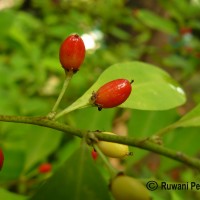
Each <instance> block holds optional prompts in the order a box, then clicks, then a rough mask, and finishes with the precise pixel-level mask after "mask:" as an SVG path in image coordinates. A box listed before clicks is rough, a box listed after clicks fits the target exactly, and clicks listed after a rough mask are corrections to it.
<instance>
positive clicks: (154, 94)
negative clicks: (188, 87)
mask: <svg viewBox="0 0 200 200" xmlns="http://www.w3.org/2000/svg"><path fill="white" fill-rule="evenodd" d="M118 78H125V79H128V80H134V83H133V85H132V93H131V95H130V96H129V98H128V99H127V101H126V102H124V103H123V104H121V105H120V106H119V107H123V108H132V109H140V110H167V109H170V108H174V107H177V106H180V105H181V104H183V103H184V102H185V100H186V98H185V93H184V91H183V90H182V89H181V87H180V86H179V85H178V84H177V83H176V81H175V80H173V79H172V78H171V77H170V76H169V74H167V73H166V72H165V71H163V70H162V69H160V68H158V67H155V66H153V65H150V64H146V63H142V62H125V63H119V64H115V65H112V66H110V67H109V68H107V69H106V70H105V71H104V72H103V73H102V74H101V76H100V77H99V79H98V80H97V81H96V82H95V83H94V84H93V85H92V87H91V88H90V89H89V90H87V91H86V93H85V94H84V95H83V96H81V97H80V98H79V99H78V100H77V101H75V102H74V103H73V104H72V105H71V106H70V107H68V108H67V109H66V110H65V111H66V112H70V111H72V110H75V109H78V108H81V107H86V106H89V101H90V98H91V96H92V92H93V91H97V90H98V89H99V87H101V86H102V85H103V84H105V83H107V82H109V81H111V80H114V79H118Z"/></svg>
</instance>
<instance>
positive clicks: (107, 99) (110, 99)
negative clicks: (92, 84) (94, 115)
mask: <svg viewBox="0 0 200 200" xmlns="http://www.w3.org/2000/svg"><path fill="white" fill-rule="evenodd" d="M131 83H132V81H131V82H129V81H128V80H126V79H116V80H113V81H110V82H108V83H106V84H105V85H103V86H102V87H100V88H99V89H98V91H97V92H96V93H93V95H92V97H91V100H92V101H93V102H94V104H95V105H96V106H97V107H98V109H99V110H101V109H102V108H113V107H116V106H118V105H120V104H122V103H123V102H125V101H126V99H127V98H128V97H129V95H130V93H131V90H132V87H131Z"/></svg>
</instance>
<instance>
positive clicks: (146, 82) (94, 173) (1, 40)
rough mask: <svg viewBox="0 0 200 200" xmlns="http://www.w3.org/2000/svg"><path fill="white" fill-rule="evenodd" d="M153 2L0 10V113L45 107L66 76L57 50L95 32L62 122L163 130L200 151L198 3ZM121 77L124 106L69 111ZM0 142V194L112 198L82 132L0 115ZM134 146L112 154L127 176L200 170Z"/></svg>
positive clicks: (136, 132)
mask: <svg viewBox="0 0 200 200" xmlns="http://www.w3.org/2000/svg"><path fill="white" fill-rule="evenodd" d="M2 2H6V1H2ZM141 2H143V1H141ZM195 2H196V3H195ZM155 7H156V8H158V9H156V8H155V9H153V8H149V7H148V5H147V4H145V3H144V2H143V3H136V2H135V1H123V0H117V1H116V0H110V1H101V0H97V1H89V0H86V1H83V0H75V1H65V0H43V1H40V0H32V1H25V0H24V1H23V0H22V1H16V4H15V5H12V7H11V8H6V9H2V10H0V27H2V28H1V31H0V44H1V45H0V51H1V54H0V76H1V79H0V95H1V97H2V98H1V99H0V114H6V115H16V116H17V115H26V116H45V115H47V114H48V113H49V111H50V110H51V108H52V105H53V103H54V102H55V100H56V98H57V96H58V94H59V91H60V89H61V85H62V82H63V80H64V72H63V69H62V68H61V67H60V64H59V58H58V50H59V47H60V44H61V42H62V41H63V40H64V39H65V38H66V37H67V36H68V35H69V34H71V33H74V32H76V33H78V34H79V35H81V36H84V34H85V35H87V36H92V37H93V39H95V40H94V41H95V47H94V48H90V49H88V50H87V54H86V59H85V61H84V63H83V66H82V67H81V70H80V71H79V72H78V73H77V74H76V75H74V77H73V79H72V80H71V82H70V85H69V87H68V90H67V93H66V95H65V96H64V98H63V100H62V102H61V105H60V109H61V110H62V109H67V111H72V110H74V112H71V113H68V114H67V115H65V117H63V118H62V120H61V121H62V122H63V123H66V124H68V125H70V126H72V127H74V128H78V129H82V130H90V131H92V130H97V129H98V130H103V131H111V132H120V131H122V130H124V129H125V130H128V131H127V132H128V136H130V137H133V138H146V137H152V136H155V135H157V136H161V137H163V145H164V146H166V147H169V148H171V149H173V150H176V151H178V152H183V153H186V154H188V155H189V156H191V158H192V157H196V156H198V154H199V125H200V123H199V118H200V109H199V102H200V90H199V84H200V82H199V80H200V79H199V76H200V73H199V64H200V61H199V55H200V49H199V46H200V45H199V44H200V38H199V31H200V20H199V19H200V12H199V11H200V2H199V1H188V0H182V1H178V0H172V1H164V0H159V1H157V5H156V6H155ZM159 9H161V10H162V12H160V13H158V12H157V11H156V10H159ZM83 38H84V37H83ZM147 63H151V64H147ZM109 66H110V67H109ZM122 76H123V78H127V79H128V80H131V79H134V81H135V82H134V84H133V92H132V94H131V96H130V98H129V99H128V100H127V101H126V102H125V103H124V104H122V105H121V106H120V108H115V109H105V110H102V111H101V112H98V111H97V108H93V107H88V108H84V109H79V110H75V109H77V108H80V107H82V106H84V105H86V104H87V103H88V99H89V98H90V96H91V93H92V92H93V91H96V90H97V89H98V88H99V86H101V85H102V84H104V83H105V82H107V81H109V80H112V79H116V78H121V77H122ZM184 92H185V93H186V96H185V93H184ZM186 97H187V101H186ZM185 101H186V102H185ZM184 103H185V104H184ZM183 104H184V105H183ZM181 105H183V106H181ZM125 132H126V131H125ZM191 144H192V145H191ZM80 146H81V147H80ZM0 147H1V148H2V149H3V150H4V154H5V164H4V167H3V169H2V171H1V172H0V186H1V188H0V199H6V200H7V199H10V200H15V199H16V200H23V199H32V200H37V199H56V198H58V199H59V197H60V198H62V197H63V196H68V197H69V199H82V198H83V197H85V198H87V199H98V198H99V199H113V197H112V196H111V194H110V193H109V190H108V189H107V186H108V184H109V178H110V175H109V174H108V172H107V170H106V169H105V168H104V166H103V164H102V161H100V160H99V159H97V161H95V162H94V161H93V160H92V159H91V155H90V150H91V148H90V149H89V150H88V147H85V146H84V145H83V144H82V145H80V139H79V138H76V137H74V136H72V135H70V134H64V133H62V132H58V131H55V130H52V129H47V128H45V127H36V126H30V125H23V124H13V123H2V122H1V127H0ZM130 148H131V151H132V152H133V156H129V157H127V158H126V159H125V160H123V161H122V162H121V161H120V162H118V163H120V165H121V167H122V168H123V170H124V171H125V172H126V173H127V174H129V175H131V176H135V177H136V178H139V179H145V180H146V179H151V178H152V177H153V178H154V179H158V180H161V181H162V180H163V181H178V182H181V181H182V182H190V181H198V176H197V175H196V171H195V170H193V169H192V168H189V167H187V166H186V165H183V164H181V163H179V162H177V161H174V160H171V159H169V158H165V157H163V156H158V155H154V154H151V153H150V152H147V151H143V150H141V149H138V148H134V147H130ZM43 162H50V163H52V165H53V171H52V175H51V174H49V175H41V174H39V173H38V170H37V169H38V166H39V165H40V164H41V163H43ZM116 168H118V164H116ZM119 168H120V167H119ZM120 169H121V168H120ZM48 176H51V177H50V178H49V177H48ZM48 178H49V179H48ZM44 181H46V184H44V185H42V183H43V182H44ZM41 185H42V187H40V186H41ZM52 188H53V189H52ZM77 191H78V192H77ZM56 192H57V193H56ZM76 195H77V196H76ZM151 195H152V196H153V197H154V199H161V198H162V199H172V200H176V199H183V198H185V196H187V197H188V199H198V198H199V195H198V194H197V193H196V191H181V192H177V191H159V190H158V191H154V192H151ZM29 197H30V198H29Z"/></svg>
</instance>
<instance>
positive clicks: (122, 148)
mask: <svg viewBox="0 0 200 200" xmlns="http://www.w3.org/2000/svg"><path fill="white" fill-rule="evenodd" d="M103 133H105V134H112V135H116V134H114V133H110V132H103ZM97 146H98V147H99V149H100V150H101V151H102V153H103V154H104V155H106V156H108V157H112V158H123V157H124V156H127V155H128V154H129V149H128V146H127V145H124V144H118V143H114V142H105V141H99V142H97Z"/></svg>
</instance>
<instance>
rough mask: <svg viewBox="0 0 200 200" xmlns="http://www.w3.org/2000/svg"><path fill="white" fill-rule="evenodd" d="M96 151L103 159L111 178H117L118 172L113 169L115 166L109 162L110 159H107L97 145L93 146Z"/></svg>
mask: <svg viewBox="0 0 200 200" xmlns="http://www.w3.org/2000/svg"><path fill="white" fill-rule="evenodd" d="M93 146H94V149H95V151H97V153H98V154H99V156H100V157H101V159H102V160H103V162H104V163H105V165H106V166H107V168H108V170H109V172H110V175H111V177H115V176H116V174H117V170H116V169H115V168H113V166H112V165H111V164H110V162H109V161H108V159H107V158H106V156H105V155H104V154H103V153H102V152H101V150H100V149H99V147H98V146H97V145H96V144H93Z"/></svg>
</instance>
